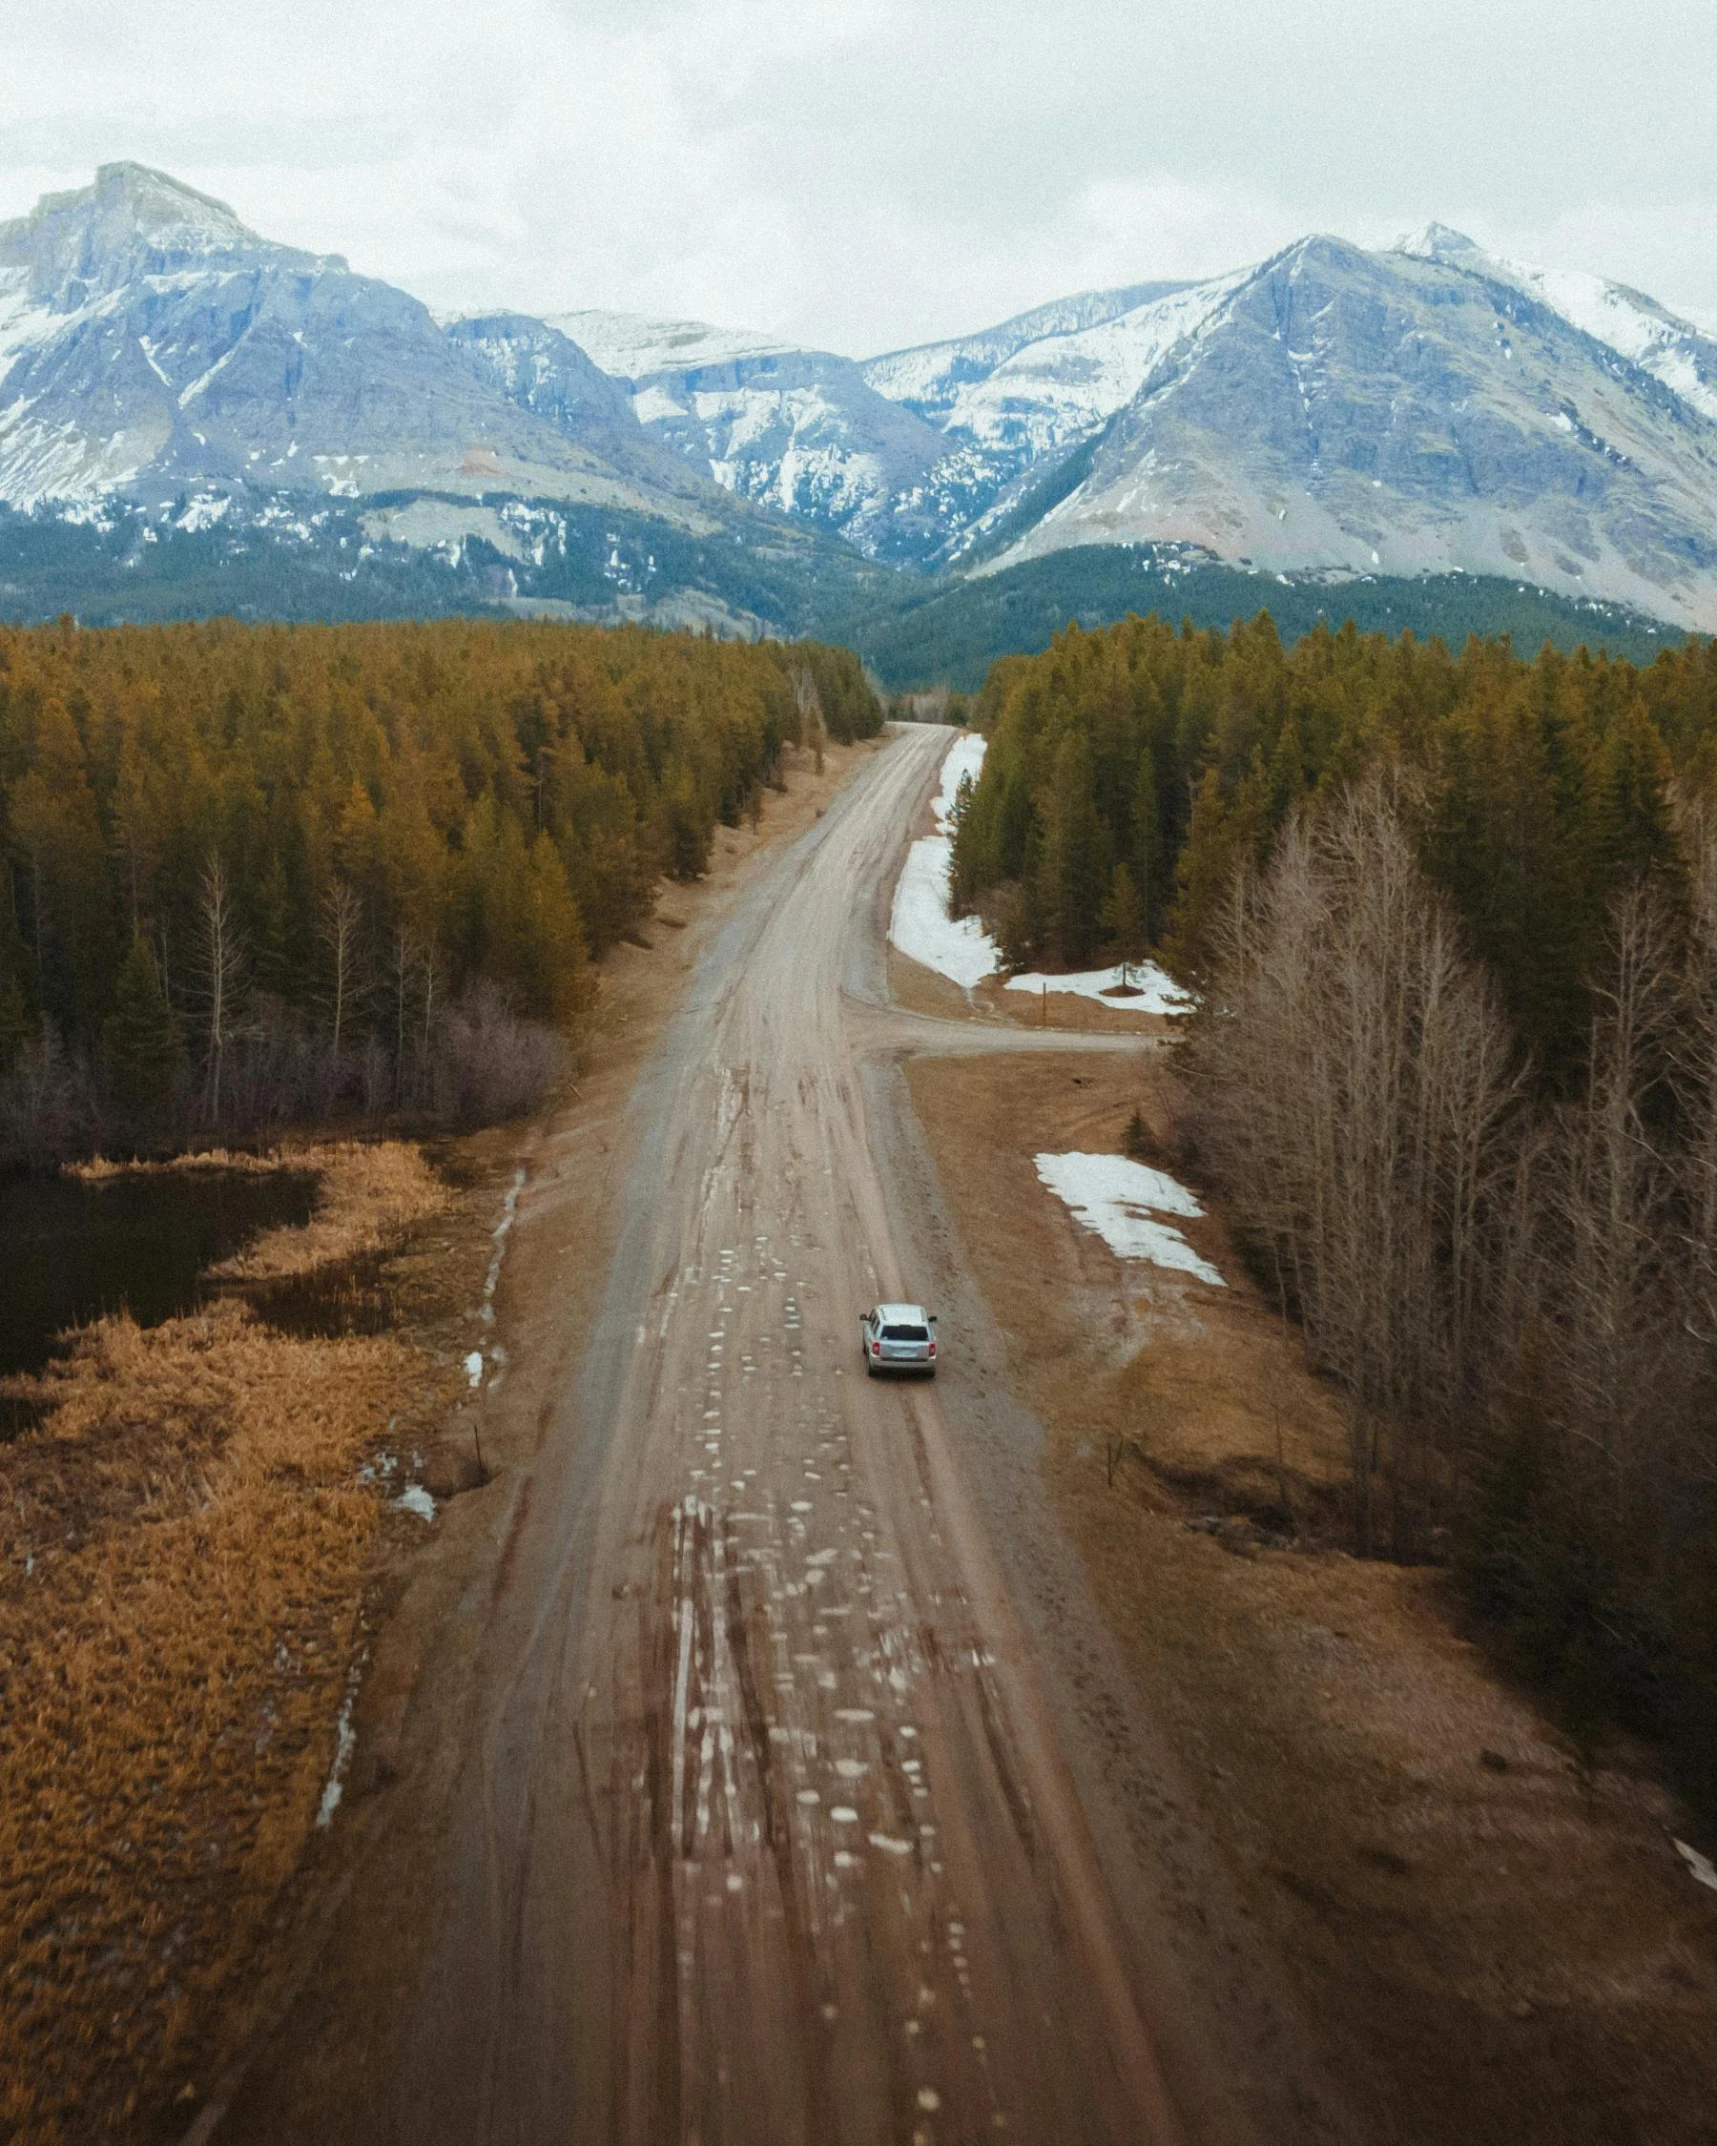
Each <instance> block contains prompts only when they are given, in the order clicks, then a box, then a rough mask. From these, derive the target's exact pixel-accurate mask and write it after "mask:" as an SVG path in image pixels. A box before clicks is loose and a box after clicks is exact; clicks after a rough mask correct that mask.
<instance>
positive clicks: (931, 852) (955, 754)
mask: <svg viewBox="0 0 1717 2146" xmlns="http://www.w3.org/2000/svg"><path fill="white" fill-rule="evenodd" d="M983 764H984V740H983V739H982V738H981V737H979V736H978V735H977V733H976V732H972V731H969V732H967V733H966V734H965V735H964V736H962V737H958V738H956V739H955V740H954V742H953V744H952V745H951V746H950V747H949V749H948V757H947V758H946V759H945V760H944V761H943V763H942V787H941V789H940V790H939V791H938V793H937V796H936V803H935V805H934V807H933V808H932V809H933V810H934V812H935V815H936V825H937V828H938V830H939V832H938V833H936V834H933V835H925V836H923V837H922V838H921V839H920V840H919V841H917V842H914V843H913V845H912V847H911V848H910V849H909V850H908V851H907V853H906V864H905V866H904V868H903V869H902V871H901V874H900V878H899V880H898V881H897V882H896V885H895V889H894V912H893V914H892V916H891V917H890V918H889V924H888V936H889V938H890V940H891V941H892V942H893V944H894V945H896V946H897V947H899V949H900V951H901V952H902V953H903V954H905V955H907V956H909V957H910V959H912V960H913V961H916V962H920V963H922V965H923V966H924V967H925V968H927V969H934V970H935V972H936V974H937V975H938V976H946V977H948V978H949V979H950V981H952V982H954V983H957V984H958V985H959V986H960V987H961V989H962V990H965V991H970V990H971V988H972V986H973V985H974V984H981V983H982V982H983V980H984V978H985V977H986V976H993V975H994V974H995V973H996V970H997V969H998V968H999V967H1000V966H1001V956H1000V954H999V953H998V952H997V950H996V943H995V941H994V940H993V939H992V938H991V937H990V935H989V933H988V932H987V931H985V929H984V927H983V926H982V924H980V923H979V922H978V920H977V918H976V917H952V916H950V915H949V914H948V875H949V873H950V872H951V871H952V869H953V864H954V838H953V832H952V821H953V811H954V800H955V798H956V797H957V796H958V795H959V792H960V782H961V779H962V777H964V776H967V775H970V776H971V778H972V780H973V781H974V782H976V781H977V779H978V770H979V769H980V768H981V767H982V766H983Z"/></svg>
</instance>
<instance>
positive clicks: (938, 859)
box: [888, 731, 1194, 1014]
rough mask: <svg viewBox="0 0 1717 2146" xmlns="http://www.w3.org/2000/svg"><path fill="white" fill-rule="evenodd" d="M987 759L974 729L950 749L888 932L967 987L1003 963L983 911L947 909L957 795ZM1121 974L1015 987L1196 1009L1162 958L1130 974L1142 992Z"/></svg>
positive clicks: (1160, 1010) (1139, 1007) (1030, 979)
mask: <svg viewBox="0 0 1717 2146" xmlns="http://www.w3.org/2000/svg"><path fill="white" fill-rule="evenodd" d="M983 765H984V740H983V739H982V738H981V737H980V736H979V735H978V734H977V732H976V731H967V732H966V733H965V734H964V735H963V736H961V737H958V738H956V739H955V740H954V742H953V744H952V745H951V746H950V747H949V748H948V757H947V758H946V759H945V760H944V761H943V763H942V786H941V789H940V790H939V791H938V792H937V795H936V802H935V804H934V806H933V807H932V810H933V811H934V813H935V816H936V827H937V832H936V833H935V834H933V835H924V836H922V837H921V838H920V839H919V840H918V841H916V842H914V843H913V845H912V847H911V848H910V849H909V850H908V851H907V853H906V863H905V866H904V867H903V869H902V871H901V874H900V878H899V880H898V882H897V883H896V885H895V889H894V910H893V913H892V915H891V916H890V918H889V923H888V936H889V939H890V941H891V943H892V944H893V945H895V946H897V947H899V949H900V951H901V952H902V953H903V954H906V955H909V956H910V957H911V959H912V960H914V961H916V962H919V963H921V964H922V965H923V967H925V968H927V969H934V970H935V972H936V974H937V975H938V976H946V977H947V978H948V979H949V980H950V981H951V982H953V983H956V984H958V985H959V986H960V987H961V989H962V990H965V991H970V990H971V988H972V986H973V985H974V984H981V983H982V982H983V980H984V978H985V977H986V976H994V975H995V974H996V972H997V971H998V970H999V969H1000V967H1001V965H1002V957H1001V950H1000V948H999V947H998V946H997V945H996V942H995V941H994V940H993V939H992V938H991V937H990V935H989V933H988V932H987V931H985V929H984V927H983V925H982V924H980V923H979V921H978V919H977V918H976V917H954V916H950V915H949V914H948V882H949V877H950V875H951V873H952V871H953V866H954V833H953V818H954V801H955V799H956V798H957V797H958V796H959V794H960V784H961V782H962V781H963V780H964V779H965V777H966V776H968V775H969V776H970V777H971V778H972V780H973V781H974V782H976V781H977V779H978V775H979V773H980V771H981V770H982V768H983ZM1121 981H1122V976H1121V971H1120V970H1119V969H1118V968H1114V969H1084V970H1081V971H1079V972H1078V973H1077V974H1075V975H1071V976H1049V975H1044V974H1042V973H1040V972H1038V971H1036V970H1033V972H1032V973H1031V974H1030V975H1029V976H1010V977H1009V978H1008V981H1007V988H1008V989H1009V990H1010V991H1042V990H1044V989H1045V988H1046V987H1047V988H1048V989H1049V990H1051V991H1064V992H1068V993H1070V994H1071V995H1072V996H1074V997H1076V998H1088V999H1095V1000H1097V1001H1098V1003H1099V1004H1101V1005H1104V1006H1119V1007H1121V1008H1123V1009H1124V1010H1125V1011H1127V1012H1129V1013H1157V1014H1177V1013H1190V1012H1191V1011H1192V1007H1193V1003H1194V1001H1193V998H1192V995H1191V993H1190V992H1187V991H1183V990H1182V989H1181V987H1180V986H1179V984H1177V983H1176V982H1175V981H1174V979H1173V978H1172V977H1171V976H1169V975H1167V974H1166V973H1165V972H1164V971H1163V970H1161V969H1159V968H1158V967H1157V965H1156V964H1155V962H1152V961H1144V962H1137V963H1135V964H1134V966H1133V970H1132V976H1131V981H1132V983H1133V985H1134V987H1135V995H1131V996H1126V997H1120V996H1117V995H1116V994H1117V992H1118V990H1119V987H1120V985H1121Z"/></svg>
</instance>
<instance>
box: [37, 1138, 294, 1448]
mask: <svg viewBox="0 0 1717 2146" xmlns="http://www.w3.org/2000/svg"><path fill="white" fill-rule="evenodd" d="M315 1194H316V1179H315V1177H314V1175H313V1174H311V1173H310V1172H308V1171H283V1170H282V1171H273V1170H271V1171H267V1172H261V1173H250V1172H245V1171H242V1170H169V1171H161V1172H155V1173H150V1174H145V1175H139V1176H135V1177H131V1176H126V1177H112V1178H107V1179H104V1180H103V1181H102V1182H101V1183H99V1184H92V1185H86V1184H84V1183H82V1182H81V1181H80V1180H79V1179H77V1178H70V1177H45V1176H44V1177H9V1178H0V1377H3V1376H5V1375H6V1374H7V1373H9V1372H13V1371H36V1370H39V1369H40V1368H41V1366H42V1365H43V1364H44V1363H45V1362H46V1361H47V1359H48V1357H49V1356H50V1355H51V1354H52V1352H53V1343H54V1336H55V1335H56V1334H58V1333H60V1332H61V1331H62V1330H63V1329H64V1328H66V1327H68V1326H78V1325H81V1324H82V1323H83V1322H85V1321H86V1320H89V1319H94V1318H98V1317H99V1316H100V1315H101V1314H102V1313H103V1312H110V1311H118V1310H120V1309H121V1308H125V1309H128V1310H129V1311H130V1313H131V1315H132V1317H133V1318H134V1319H135V1320H136V1321H137V1322H138V1324H139V1325H140V1326H155V1325H158V1324H159V1323H160V1322H161V1321H162V1320H163V1319H171V1318H174V1317H176V1316H177V1315H178V1314H179V1313H181V1312H186V1311H189V1310H190V1309H191V1307H192V1306H193V1305H194V1304H195V1303H196V1302H197V1301H198V1298H199V1295H200V1294H201V1291H200V1288H199V1284H198V1279H197V1278H198V1276H199V1275H200V1274H201V1272H202V1270H203V1269H204V1268H205V1267H207V1266H209V1265H210V1264H211V1263H212V1262H213V1261H215V1260H219V1259H225V1258H227V1257H228V1256H229V1255H230V1254H232V1253H233V1252H236V1251H237V1250H238V1249H239V1248H240V1246H242V1245H243V1244H245V1243H246V1242H247V1241H248V1240H249V1239H250V1238H251V1237H254V1236H255V1235H256V1234H257V1232H258V1231H259V1230H264V1229H272V1228H274V1227H276V1226H278V1225H280V1224H288V1223H289V1224H294V1225H296V1224H301V1223H304V1222H307V1221H308V1220H309V1219H310V1210H311V1207H312V1205H313V1204H314V1201H315ZM0 1435H3V1427H0Z"/></svg>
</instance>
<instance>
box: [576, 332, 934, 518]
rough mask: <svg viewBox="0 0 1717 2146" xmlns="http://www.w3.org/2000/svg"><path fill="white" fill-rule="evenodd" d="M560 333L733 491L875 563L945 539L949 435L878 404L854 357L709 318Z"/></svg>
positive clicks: (656, 432)
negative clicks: (941, 516)
mask: <svg viewBox="0 0 1717 2146" xmlns="http://www.w3.org/2000/svg"><path fill="white" fill-rule="evenodd" d="M557 325H558V326H559V327H560V328H561V329H562V330H563V331H564V332H565V334H566V335H568V336H569V337H571V338H572V340H573V341H574V342H576V343H578V344H579V345H580V346H581V348H583V349H584V350H585V351H587V352H588V353H589V355H590V356H591V358H592V359H594V360H595V362H596V363H597V364H598V365H600V366H601V367H602V369H603V370H604V372H607V373H610V374H612V375H613V376H614V377H615V378H616V379H618V380H623V381H625V382H626V383H627V384H628V385H629V386H630V388H631V390H632V410H633V414H634V416H635V417H636V418H637V421H638V422H639V424H640V425H642V426H643V427H644V429H645V431H646V432H648V433H649V434H650V435H651V437H652V438H653V439H655V440H657V441H659V442H661V443H662V444H663V445H664V446H665V447H669V448H672V449H674V450H676V451H677V452H678V453H679V454H680V455H681V456H683V457H684V458H685V459H686V460H687V461H689V462H690V463H691V464H693V465H694V466H695V467H696V468H697V469H698V470H699V471H700V472H702V473H704V474H706V475H707V476H709V477H711V478H712V479H713V480H714V481H715V482H716V483H717V484H719V485H720V486H721V487H722V488H723V489H724V490H725V491H729V492H732V493H734V494H736V495H737V496H739V497H740V498H743V499H748V500H751V501H753V502H754V503H756V504H758V505H760V506H766V507H770V508H773V509H775V510H776V511H777V512H780V513H783V514H790V515H794V516H796V517H798V518H800V519H802V520H807V521H811V522H814V523H816V524H818V525H819V526H821V527H822V528H825V529H829V530H832V531H835V532H838V533H839V534H840V535H842V536H844V537H846V538H847V539H848V541H849V542H851V543H853V544H855V545H856V546H857V547H858V548H859V549H860V550H861V551H864V552H867V553H869V554H870V555H871V556H873V557H897V558H898V557H901V556H917V555H922V554H924V553H926V552H928V551H931V550H933V549H934V548H935V546H936V545H937V543H938V542H939V541H940V528H939V525H938V522H937V513H936V502H935V500H934V499H933V498H932V497H931V496H930V493H929V491H928V490H927V482H928V479H929V477H930V473H931V471H932V470H933V468H934V466H935V464H936V463H937V461H938V460H939V459H940V457H941V456H942V454H943V451H944V447H943V441H942V438H941V435H940V434H939V433H938V432H937V431H936V430H935V429H934V428H933V427H932V426H930V425H927V424H926V423H925V422H924V420H923V419H922V418H921V417H919V416H918V415H917V414H916V413H915V412H913V411H911V410H908V409H905V408H903V407H902V406H901V405H900V404H898V403H894V402H890V401H889V400H888V399H887V398H886V397H885V396H882V395H879V394H877V392H876V391H875V389H874V388H872V387H871V386H870V385H869V384H868V383H867V382H866V380H865V378H864V375H863V372H862V370H861V369H860V367H859V366H857V365H856V364H855V363H854V362H853V360H852V359H851V358H842V357H837V356H835V355H834V354H833V353H832V352H830V351H820V350H803V349H799V348H797V347H795V346H794V345H792V344H787V343H771V342H769V341H768V340H767V339H766V338H764V337H761V336H757V335H752V334H749V333H748V332H747V331H745V330H743V329H725V328H714V327H711V326H710V325H709V324H708V323H707V322H703V321H661V320H650V319H646V318H643V317H641V316H638V315H633V314H615V313H569V314H562V315H560V316H558V320H557Z"/></svg>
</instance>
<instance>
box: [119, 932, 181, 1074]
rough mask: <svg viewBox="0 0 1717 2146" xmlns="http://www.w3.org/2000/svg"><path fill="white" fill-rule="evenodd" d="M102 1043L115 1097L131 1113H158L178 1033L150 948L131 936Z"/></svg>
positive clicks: (176, 1058) (171, 1070)
mask: <svg viewBox="0 0 1717 2146" xmlns="http://www.w3.org/2000/svg"><path fill="white" fill-rule="evenodd" d="M101 1042H102V1051H103V1055H104V1056H105V1058H106V1061H107V1076H108V1080H109V1082H110V1084H111V1086H112V1089H113V1093H114V1096H115V1097H116V1099H117V1100H118V1101H119V1102H120V1103H121V1104H122V1105H123V1106H124V1108H125V1109H127V1110H130V1111H151V1110H155V1109H158V1108H159V1107H160V1105H161V1104H162V1103H164V1102H165V1101H166V1099H167V1096H168V1094H169V1093H170V1091H171V1089H172V1085H173V1073H174V1069H175V1068H176V1066H177V1065H178V1063H179V1031H178V1028H177V1026H176V1024H175V1022H174V1020H173V1009H172V1007H171V1006H169V1005H168V1003H167V994H166V992H165V991H163V990H162V988H161V971H160V969H159V968H158V967H157V966H156V962H155V956H154V954H153V953H152V952H151V951H150V947H149V942H148V941H147V940H146V939H145V938H144V937H143V935H142V934H141V933H137V934H135V935H134V936H133V938H132V941H131V951H130V953H129V954H127V955H126V957H125V960H124V961H123V962H122V963H121V965H120V970H119V976H118V979H117V981H116V982H115V984H114V989H113V1011H112V1012H111V1013H110V1014H109V1015H108V1017H107V1019H106V1021H105V1022H104V1023H103V1024H102V1031H101Z"/></svg>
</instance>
